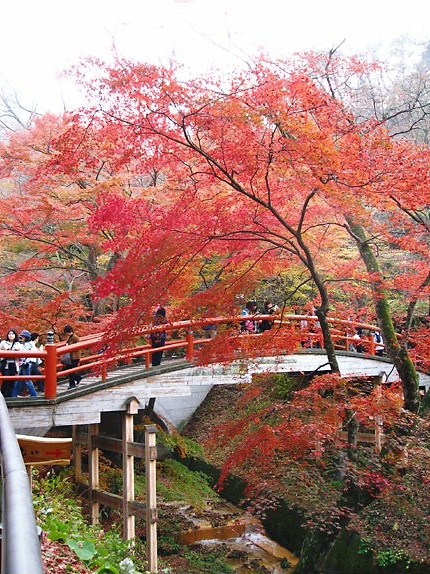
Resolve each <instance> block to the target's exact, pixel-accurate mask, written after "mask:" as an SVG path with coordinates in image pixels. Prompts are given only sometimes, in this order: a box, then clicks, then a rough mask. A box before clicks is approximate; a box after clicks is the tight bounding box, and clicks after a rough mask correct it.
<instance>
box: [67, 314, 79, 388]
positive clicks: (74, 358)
mask: <svg viewBox="0 0 430 574" xmlns="http://www.w3.org/2000/svg"><path fill="white" fill-rule="evenodd" d="M63 333H64V334H65V335H66V336H67V341H66V345H74V344H75V343H79V337H78V336H77V335H76V333H75V332H74V330H73V327H71V326H70V325H66V326H65V327H64V329H63ZM80 360H81V351H80V349H78V350H77V351H72V352H71V353H70V366H69V365H68V366H67V368H68V369H74V368H75V367H77V366H78V365H79V361H80ZM81 380H82V376H81V374H80V373H70V374H69V389H75V388H76V385H79V383H80V382H81Z"/></svg>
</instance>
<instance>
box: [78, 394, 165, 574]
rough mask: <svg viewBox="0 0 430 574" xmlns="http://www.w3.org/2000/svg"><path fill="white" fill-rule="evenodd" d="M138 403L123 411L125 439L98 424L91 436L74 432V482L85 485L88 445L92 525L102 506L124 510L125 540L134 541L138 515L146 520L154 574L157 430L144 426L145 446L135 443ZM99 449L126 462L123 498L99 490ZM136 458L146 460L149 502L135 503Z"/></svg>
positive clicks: (130, 403) (150, 566)
mask: <svg viewBox="0 0 430 574" xmlns="http://www.w3.org/2000/svg"><path fill="white" fill-rule="evenodd" d="M138 405H139V403H138V401H137V399H135V398H134V397H132V398H131V399H129V401H128V403H127V411H126V412H123V415H122V416H123V419H122V439H116V438H109V437H105V436H100V435H99V425H98V424H92V425H88V435H87V437H84V436H82V435H79V434H78V432H77V430H76V428H75V427H74V429H73V439H74V441H73V442H74V445H73V448H74V453H75V457H74V465H75V479H76V481H77V482H78V483H79V482H80V483H82V470H81V464H82V462H81V460H80V459H81V450H82V448H81V447H82V445H85V444H87V445H88V474H89V500H90V511H91V519H92V523H93V524H97V523H98V522H99V510H100V505H103V506H107V507H109V508H114V509H116V510H120V511H122V514H123V521H124V522H123V538H124V539H125V540H132V539H133V538H134V537H135V516H136V515H137V516H145V517H146V547H147V560H148V570H149V572H150V573H151V574H155V573H156V572H157V569H158V562H157V498H156V463H157V447H156V427H155V425H145V445H142V444H139V443H135V442H133V438H134V420H133V417H134V415H135V414H137V412H138ZM99 449H101V450H107V451H111V452H116V453H121V454H122V460H123V465H122V466H123V494H122V496H119V495H116V494H111V493H108V492H104V491H101V490H99ZM134 457H139V458H145V469H146V503H145V504H143V503H140V502H137V501H135V500H134Z"/></svg>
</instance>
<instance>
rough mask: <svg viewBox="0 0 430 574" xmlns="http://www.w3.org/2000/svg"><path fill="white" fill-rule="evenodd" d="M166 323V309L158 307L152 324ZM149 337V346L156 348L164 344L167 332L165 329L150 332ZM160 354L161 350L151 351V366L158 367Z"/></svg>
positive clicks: (161, 353) (161, 354)
mask: <svg viewBox="0 0 430 574" xmlns="http://www.w3.org/2000/svg"><path fill="white" fill-rule="evenodd" d="M166 323H167V318H166V309H165V308H164V307H158V309H157V310H156V312H155V319H154V326H157V325H165V324H166ZM149 338H150V340H151V347H152V348H153V349H158V348H160V347H164V345H165V344H166V338H167V333H166V331H156V332H155V333H151V335H150V336H149ZM162 356H163V351H155V352H153V353H152V358H151V364H152V366H153V367H158V366H159V365H160V364H161V358H162Z"/></svg>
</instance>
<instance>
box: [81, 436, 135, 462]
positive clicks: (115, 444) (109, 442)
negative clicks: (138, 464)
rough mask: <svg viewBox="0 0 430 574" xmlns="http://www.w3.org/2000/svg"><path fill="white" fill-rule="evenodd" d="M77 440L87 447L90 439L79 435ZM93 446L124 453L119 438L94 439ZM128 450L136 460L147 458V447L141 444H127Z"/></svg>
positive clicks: (103, 437)
mask: <svg viewBox="0 0 430 574" xmlns="http://www.w3.org/2000/svg"><path fill="white" fill-rule="evenodd" d="M76 440H77V441H78V443H79V444H81V445H84V446H87V444H88V438H87V436H85V435H82V434H78V436H77V438H76ZM93 444H94V446H97V447H98V448H99V449H100V450H108V451H110V452H115V453H118V454H121V453H122V446H123V441H122V440H121V439H119V438H111V437H107V436H100V435H99V436H95V437H93ZM127 449H128V453H129V454H130V455H133V456H135V457H136V458H145V446H144V445H143V444H142V443H140V442H127Z"/></svg>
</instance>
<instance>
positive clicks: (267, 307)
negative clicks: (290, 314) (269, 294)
mask: <svg viewBox="0 0 430 574" xmlns="http://www.w3.org/2000/svg"><path fill="white" fill-rule="evenodd" d="M278 310H279V307H278V306H277V305H274V304H273V303H272V302H271V301H266V302H265V303H264V306H263V309H262V310H261V314H262V315H273V313H276V311H278ZM272 327H273V321H271V320H270V319H263V320H262V321H261V323H260V325H259V328H258V330H259V332H260V333H264V331H270V329H271V328H272Z"/></svg>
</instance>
